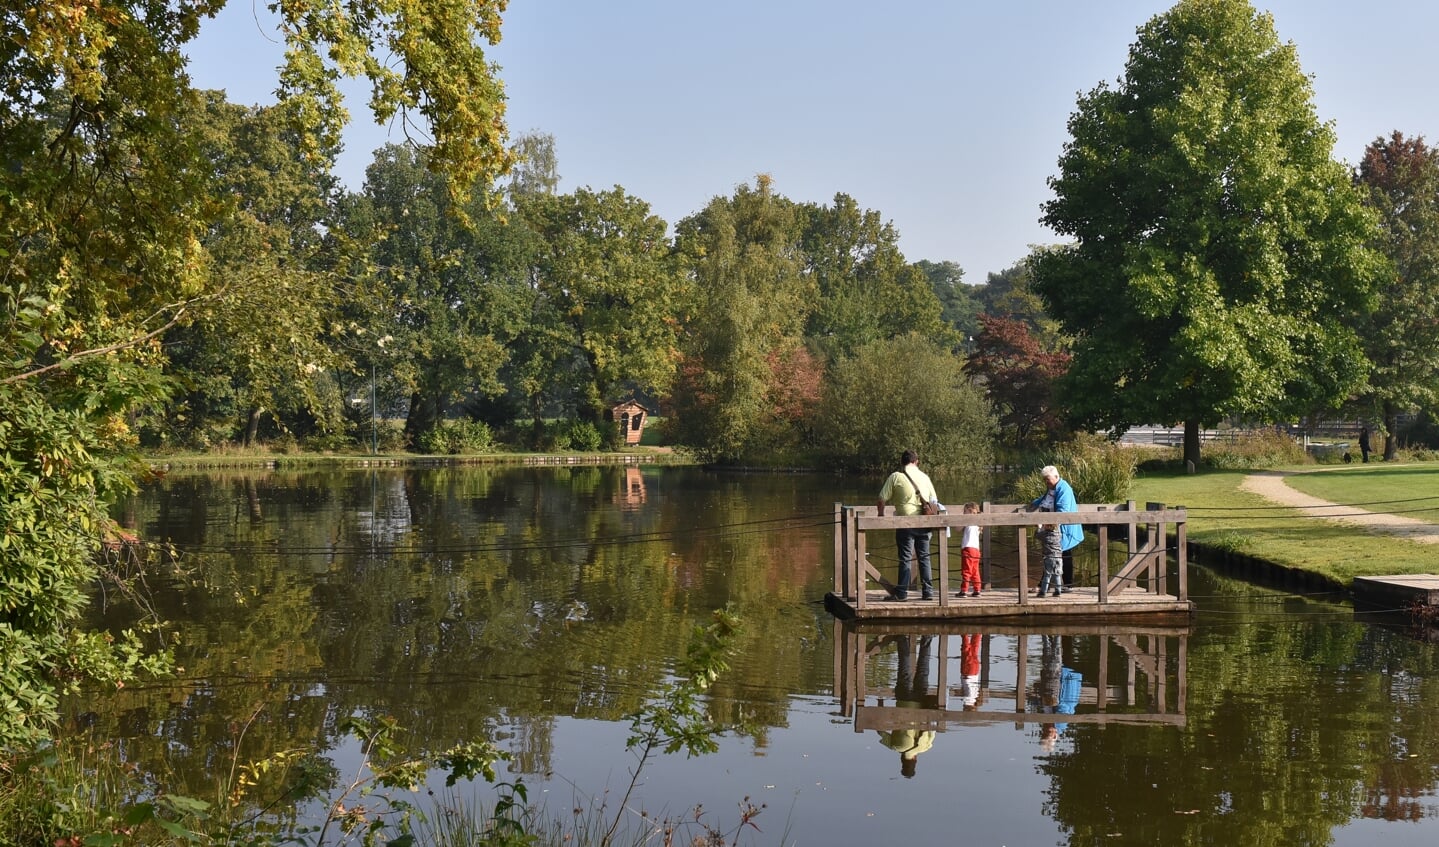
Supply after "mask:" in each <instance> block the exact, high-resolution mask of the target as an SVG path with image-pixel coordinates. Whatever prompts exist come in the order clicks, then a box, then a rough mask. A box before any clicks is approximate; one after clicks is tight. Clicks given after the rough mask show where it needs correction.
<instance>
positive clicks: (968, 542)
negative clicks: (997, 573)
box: [959, 503, 980, 597]
mask: <svg viewBox="0 0 1439 847" xmlns="http://www.w3.org/2000/svg"><path fill="white" fill-rule="evenodd" d="M964 513H965V514H966V515H977V514H979V504H978V503H965V504H964ZM959 547H960V551H959V557H960V569H959V596H961V597H963V596H964V595H965V592H966V591H968V592H969V596H971V597H978V596H979V589H980V582H979V527H977V526H973V525H971V526H966V527H965V528H964V535H962V536H961V537H960V541H959Z"/></svg>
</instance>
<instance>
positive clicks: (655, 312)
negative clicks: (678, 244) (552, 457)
mask: <svg viewBox="0 0 1439 847" xmlns="http://www.w3.org/2000/svg"><path fill="white" fill-rule="evenodd" d="M519 210H520V214H521V216H522V217H523V219H524V220H525V221H526V222H527V223H528V224H529V225H530V227H531V228H532V229H533V230H534V232H535V234H536V235H537V236H538V239H539V252H538V255H537V256H536V259H535V262H534V265H533V271H532V276H531V280H532V283H533V285H534V289H535V293H536V297H535V301H534V303H535V305H534V310H533V313H532V315H531V333H532V334H534V335H536V336H538V337H543V338H546V339H547V340H548V343H545V344H541V345H535V346H534V347H533V348H532V349H531V351H530V354H531V355H532V356H533V357H534V364H535V372H536V373H537V374H548V375H549V376H548V379H541V380H538V381H537V382H536V388H541V387H544V388H552V387H554V386H555V385H556V384H557V383H559V382H561V381H562V380H564V379H565V376H564V375H565V374H568V375H569V378H570V380H571V382H572V385H571V388H572V396H573V397H574V406H575V411H576V413H577V416H578V417H579V418H581V419H583V420H588V421H590V422H592V423H594V424H595V425H596V426H604V415H605V412H606V411H608V409H609V406H610V404H611V403H612V402H614V401H615V400H617V399H620V395H621V394H622V393H626V392H628V391H631V390H634V389H640V390H645V391H651V390H659V389H667V388H668V387H669V384H670V380H671V379H672V377H673V375H674V369H675V362H676V360H677V358H678V350H677V346H676V345H677V339H676V335H675V324H674V321H673V315H674V314H675V310H676V308H677V304H678V300H679V297H680V296H681V293H682V289H683V286H682V280H681V277H680V275H679V274H678V273H677V271H676V269H675V265H674V262H673V260H672V257H671V251H670V244H669V240H668V238H667V237H666V235H665V229H666V225H665V222H664V221H663V220H662V219H660V218H659V217H658V216H656V215H654V214H652V213H651V211H650V206H649V204H648V203H646V202H644V201H643V200H641V199H639V198H637V197H633V196H631V195H629V194H626V193H625V191H624V189H622V188H620V187H619V186H616V187H614V188H613V189H610V190H609V191H591V190H589V189H585V188H582V189H579V190H578V191H575V192H574V193H572V194H565V195H560V196H555V195H551V194H544V193H540V194H535V195H532V196H530V197H527V198H524V199H523V200H522V201H521V202H520V205H519ZM610 429H613V428H612V427H611V428H610ZM602 431H603V430H602Z"/></svg>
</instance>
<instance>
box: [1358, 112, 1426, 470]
mask: <svg viewBox="0 0 1439 847" xmlns="http://www.w3.org/2000/svg"><path fill="white" fill-rule="evenodd" d="M1358 184H1359V188H1360V190H1361V191H1363V192H1365V201H1366V203H1367V204H1368V206H1369V207H1370V208H1371V209H1374V210H1375V211H1376V212H1378V214H1379V219H1380V235H1379V238H1378V241H1377V242H1376V244H1377V248H1378V249H1379V250H1380V251H1381V252H1382V253H1383V254H1384V255H1385V256H1387V257H1388V259H1389V261H1390V262H1392V263H1393V269H1392V272H1390V273H1388V274H1386V275H1385V276H1384V277H1383V278H1382V279H1381V281H1380V283H1379V287H1378V303H1377V308H1376V310H1375V311H1374V313H1373V314H1372V315H1369V316H1367V319H1365V320H1364V321H1363V323H1362V324H1361V325H1360V327H1359V335H1360V337H1361V338H1363V339H1364V351H1365V354H1366V355H1367V356H1368V357H1369V360H1370V362H1371V363H1372V364H1373V370H1372V371H1371V373H1370V375H1369V385H1368V389H1367V390H1366V391H1365V392H1364V395H1363V398H1362V399H1363V402H1364V404H1365V405H1367V406H1369V407H1370V408H1371V409H1375V410H1377V411H1378V413H1379V418H1380V420H1381V421H1382V422H1383V425H1384V458H1385V459H1388V460H1392V459H1393V458H1394V456H1395V452H1396V451H1397V449H1398V439H1397V438H1396V435H1395V430H1396V428H1397V424H1398V416H1399V413H1400V412H1402V411H1407V410H1409V409H1414V408H1416V407H1423V406H1433V405H1434V403H1435V401H1436V400H1439V151H1436V150H1434V149H1433V148H1431V147H1429V146H1428V145H1427V144H1425V143H1424V139H1423V138H1422V137H1417V138H1405V137H1404V135H1403V134H1402V133H1400V132H1399V131H1398V130H1396V131H1395V132H1394V133H1393V134H1392V135H1391V136H1390V137H1389V138H1388V139H1384V138H1382V137H1381V138H1376V139H1375V140H1374V141H1373V142H1371V143H1370V144H1369V146H1368V147H1367V148H1365V150H1364V158H1363V160H1362V161H1361V162H1360V163H1359V173H1358Z"/></svg>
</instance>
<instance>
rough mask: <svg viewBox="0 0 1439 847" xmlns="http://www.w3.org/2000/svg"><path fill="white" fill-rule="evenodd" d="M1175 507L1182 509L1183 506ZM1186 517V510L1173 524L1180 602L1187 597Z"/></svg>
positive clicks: (1187, 551) (1187, 552)
mask: <svg viewBox="0 0 1439 847" xmlns="http://www.w3.org/2000/svg"><path fill="white" fill-rule="evenodd" d="M1177 508H1179V509H1180V510H1183V509H1184V507H1183V506H1179V507H1177ZM1187 517H1188V513H1187V512H1186V513H1185V514H1184V515H1182V516H1181V517H1180V520H1179V521H1178V522H1177V523H1175V525H1174V538H1175V544H1176V545H1177V546H1178V548H1179V549H1178V551H1177V553H1176V555H1175V558H1176V559H1177V560H1178V562H1179V600H1180V601H1181V602H1183V601H1185V600H1188V599H1189V544H1188V533H1187V532H1186V530H1185V528H1186V527H1187V526H1188V521H1186V520H1185V518H1187Z"/></svg>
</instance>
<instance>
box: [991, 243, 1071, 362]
mask: <svg viewBox="0 0 1439 847" xmlns="http://www.w3.org/2000/svg"><path fill="white" fill-rule="evenodd" d="M1045 249H1046V248H1042V247H1036V248H1032V250H1031V252H1030V255H1028V256H1026V257H1024V258H1023V259H1020V260H1019V261H1018V262H1015V263H1014V264H1013V265H1010V266H1009V267H1007V268H1005V269H1004V270H1002V271H1000V272H998V273H991V274H989V275H988V276H987V277H986V278H985V281H984V284H983V285H981V286H979V287H978V290H977V291H976V292H975V299H976V300H977V301H978V303H979V310H980V311H981V312H983V313H984V314H986V315H991V316H993V317H996V318H1008V319H1012V320H1017V321H1023V322H1024V324H1025V326H1027V327H1029V331H1030V333H1032V334H1033V335H1035V336H1037V337H1038V338H1039V339H1040V340H1041V342H1042V343H1043V344H1044V345H1046V346H1049V347H1055V346H1058V345H1059V343H1060V336H1061V333H1060V330H1059V323H1058V322H1057V321H1055V320H1054V318H1052V317H1050V315H1049V314H1048V313H1047V312H1045V311H1044V301H1043V300H1041V299H1040V297H1039V295H1038V294H1037V293H1035V290H1034V278H1033V274H1031V273H1030V263H1031V262H1032V261H1033V259H1034V257H1035V256H1037V255H1039V254H1040V253H1042V252H1044V250H1045Z"/></svg>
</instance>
